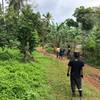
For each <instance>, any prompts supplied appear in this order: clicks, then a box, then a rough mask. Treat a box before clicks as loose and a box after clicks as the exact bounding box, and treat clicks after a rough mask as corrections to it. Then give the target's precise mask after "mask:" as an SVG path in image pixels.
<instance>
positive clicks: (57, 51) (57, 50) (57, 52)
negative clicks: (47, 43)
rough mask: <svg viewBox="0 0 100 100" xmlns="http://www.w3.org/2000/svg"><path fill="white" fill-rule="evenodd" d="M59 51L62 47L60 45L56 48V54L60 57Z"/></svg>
mask: <svg viewBox="0 0 100 100" xmlns="http://www.w3.org/2000/svg"><path fill="white" fill-rule="evenodd" d="M59 52H60V48H59V47H58V48H56V56H57V58H59Z"/></svg>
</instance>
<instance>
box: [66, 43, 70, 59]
mask: <svg viewBox="0 0 100 100" xmlns="http://www.w3.org/2000/svg"><path fill="white" fill-rule="evenodd" d="M70 52H71V47H70V45H68V50H67V57H68V58H70Z"/></svg>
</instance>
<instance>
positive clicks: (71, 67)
mask: <svg viewBox="0 0 100 100" xmlns="http://www.w3.org/2000/svg"><path fill="white" fill-rule="evenodd" d="M83 66H84V62H83V61H82V60H80V53H79V52H74V58H73V59H72V60H70V61H69V63H68V72H67V76H69V75H70V84H71V92H72V96H75V87H76V86H77V88H78V91H79V96H80V98H81V97H82V78H83Z"/></svg>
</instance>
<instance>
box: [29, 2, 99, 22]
mask: <svg viewBox="0 0 100 100" xmlns="http://www.w3.org/2000/svg"><path fill="white" fill-rule="evenodd" d="M31 1H34V0H31ZM35 2H36V3H37V8H36V10H37V11H40V12H41V13H47V12H50V13H51V14H52V16H53V19H54V21H55V22H62V21H64V20H65V19H67V18H71V17H72V14H73V13H74V10H75V8H76V7H79V6H85V7H92V6H100V0H35Z"/></svg>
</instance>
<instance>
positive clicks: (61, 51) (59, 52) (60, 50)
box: [56, 45, 71, 59]
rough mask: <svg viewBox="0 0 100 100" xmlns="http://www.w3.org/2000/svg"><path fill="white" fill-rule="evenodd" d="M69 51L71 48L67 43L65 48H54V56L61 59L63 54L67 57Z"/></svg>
mask: <svg viewBox="0 0 100 100" xmlns="http://www.w3.org/2000/svg"><path fill="white" fill-rule="evenodd" d="M70 53H71V48H70V46H69V45H68V49H67V50H66V49H64V48H59V47H58V48H57V49H56V56H57V58H59V59H63V58H64V57H65V56H67V57H68V58H69V56H70Z"/></svg>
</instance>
